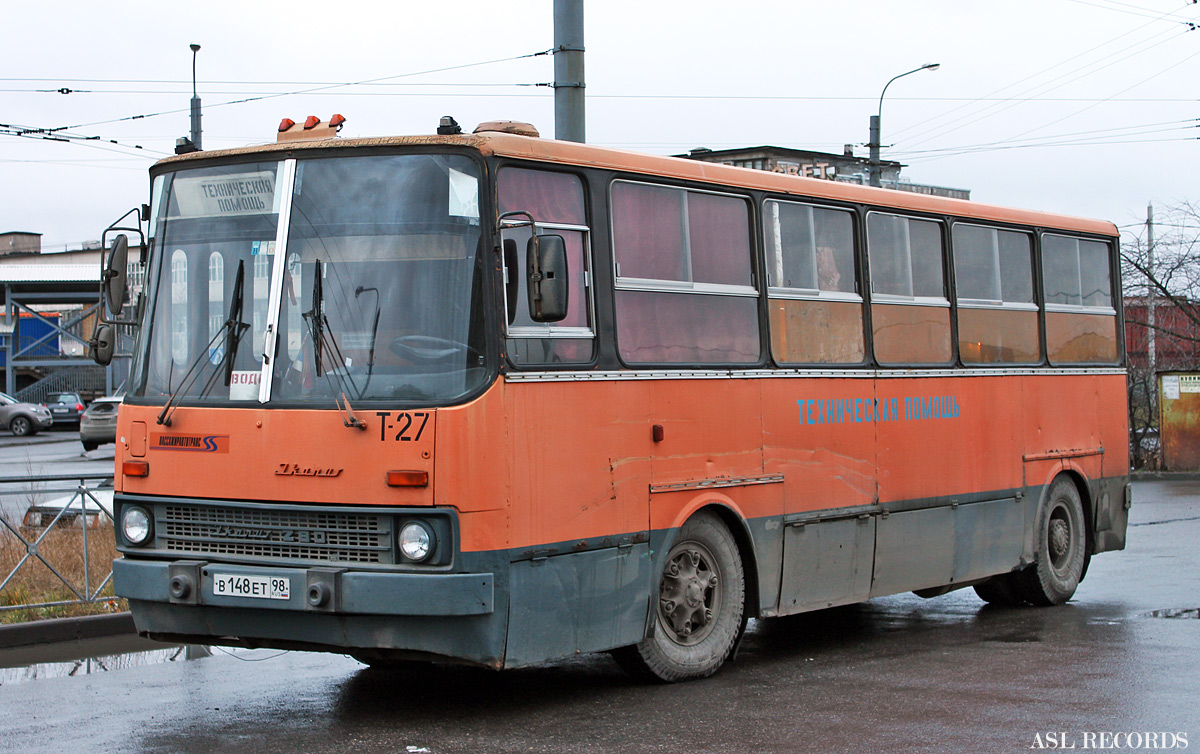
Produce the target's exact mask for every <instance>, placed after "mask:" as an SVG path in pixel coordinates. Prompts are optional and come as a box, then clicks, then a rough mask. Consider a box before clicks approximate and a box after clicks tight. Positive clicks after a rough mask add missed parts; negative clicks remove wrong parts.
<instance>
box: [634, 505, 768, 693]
mask: <svg viewBox="0 0 1200 754" xmlns="http://www.w3.org/2000/svg"><path fill="white" fill-rule="evenodd" d="M739 534H741V535H743V537H748V535H746V533H745V531H744V524H742V525H739V523H738V517H737V516H736V514H734V513H733V512H732V511H730V510H729V509H728V508H724V507H723V506H721V505H708V506H705V507H703V508H701V509H699V510H696V511H695V512H693V513H692V515H690V516H689V517H688V518H687V520H686V521H685V522H684V523H683V525H682V526H680V527H679V528H678V530H677V533H676V536H675V537H674V538H673V540H672V541H669V542H666V543H664V545H663V547H664V555H663V557H662V558H661V560H660V563H659V565H658V568H657V569H656V571H657V577H656V579H655V582H654V587H653V589H652V591H651V595H650V603H651V604H650V606H649V607H650V610H649V612H650V615H649V630H648V631H647V633H646V636H645V637H644V638H643V639H642V641H641V642H639V643H638V644H635V645H632V646H628V647H621V648H619V649H616V650H613V652H612V654H613V657H614V658H615V659H616V660H617V662H618V663H619V664H620V665H621V666H622V667H623V668H624V669H625V670H626V671H628V672H629V673H630V674H632V675H634V676H636V677H639V678H643V679H646V680H652V681H658V682H664V683H673V682H676V681H686V680H692V679H698V678H706V677H708V676H710V675H712V674H713V673H715V672H717V670H719V669H720V667H721V666H722V665H723V664H724V663H725V661H726V660H727V659H729V658H730V657H732V656H733V654H734V651H735V650H736V648H737V645H738V642H740V640H741V637H742V634H743V633H744V631H745V627H746V620H747V608H748V604H749V603H750V598H749V595H750V594H751V592H750V588H749V583H750V580H749V578H748V572H749V570H750V569H751V568H752V566H751V567H750V568H748V567H747V566H748V565H749V562H750V561H752V560H753V558H752V557H751V558H749V559H747V558H746V555H745V549H744V543H743V542H741V541H739V539H741V538H742V537H739Z"/></svg>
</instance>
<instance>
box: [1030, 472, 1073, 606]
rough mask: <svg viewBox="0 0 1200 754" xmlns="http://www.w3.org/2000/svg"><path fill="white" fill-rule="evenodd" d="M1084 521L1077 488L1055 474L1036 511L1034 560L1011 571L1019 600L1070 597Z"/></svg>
mask: <svg viewBox="0 0 1200 754" xmlns="http://www.w3.org/2000/svg"><path fill="white" fill-rule="evenodd" d="M1085 521H1086V519H1085V518H1084V515H1083V503H1082V502H1081V500H1080V497H1079V489H1078V488H1077V487H1076V486H1075V483H1074V482H1073V481H1071V479H1070V478H1069V477H1066V476H1059V477H1058V478H1057V479H1055V480H1054V482H1053V483H1052V484H1051V485H1050V491H1049V493H1048V494H1047V495H1046V499H1045V502H1044V503H1043V504H1042V507H1041V510H1040V511H1039V512H1038V522H1037V529H1036V530H1035V531H1034V536H1035V545H1036V547H1037V550H1036V562H1035V563H1034V564H1033V565H1032V566H1030V567H1029V568H1026V569H1025V570H1024V571H1020V572H1019V573H1017V574H1015V576H1016V585H1017V590H1018V594H1019V596H1020V597H1021V598H1022V599H1024V600H1025V601H1027V602H1030V603H1032V604H1034V605H1042V606H1049V605H1061V604H1063V603H1064V602H1066V601H1067V600H1069V599H1071V596H1072V595H1074V594H1075V589H1076V588H1077V587H1078V586H1079V582H1080V580H1082V579H1083V569H1084V565H1085V563H1086V562H1087V531H1086V528H1085Z"/></svg>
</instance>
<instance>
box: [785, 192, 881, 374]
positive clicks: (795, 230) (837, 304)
mask: <svg viewBox="0 0 1200 754" xmlns="http://www.w3.org/2000/svg"><path fill="white" fill-rule="evenodd" d="M763 223H764V228H763V236H764V238H765V239H766V248H767V280H768V283H769V286H770V287H769V288H768V299H769V304H770V312H771V320H770V324H771V353H772V355H773V356H774V357H775V361H777V362H778V363H780V364H860V363H862V361H863V360H864V359H865V357H866V351H865V348H864V344H863V313H862V296H861V295H859V287H858V275H857V274H856V272H855V267H854V215H853V213H851V212H847V211H845V210H838V209H831V208H828V207H816V206H813V205H810V204H798V203H795V202H781V201H776V200H774V199H771V200H768V201H767V202H766V203H765V204H764V206H763Z"/></svg>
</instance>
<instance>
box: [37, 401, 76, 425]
mask: <svg viewBox="0 0 1200 754" xmlns="http://www.w3.org/2000/svg"><path fill="white" fill-rule="evenodd" d="M42 405H43V406H45V407H46V408H48V409H50V414H51V415H52V416H53V417H54V423H55V424H78V423H79V417H80V416H82V415H83V398H80V397H79V393H50V395H47V396H46V402H45V403H43V404H42Z"/></svg>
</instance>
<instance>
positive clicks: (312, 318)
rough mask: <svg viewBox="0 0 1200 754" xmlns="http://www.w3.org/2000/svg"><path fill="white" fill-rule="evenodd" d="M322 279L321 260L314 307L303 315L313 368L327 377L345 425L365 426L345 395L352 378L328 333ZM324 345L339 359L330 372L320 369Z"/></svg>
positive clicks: (317, 263)
mask: <svg viewBox="0 0 1200 754" xmlns="http://www.w3.org/2000/svg"><path fill="white" fill-rule="evenodd" d="M323 278H324V270H323V268H322V267H321V260H320V259H318V260H316V272H315V274H314V275H313V293H312V309H310V310H309V311H306V312H304V314H303V317H304V319H305V320H306V321H307V322H308V331H309V335H310V336H311V338H312V348H313V368H314V369H315V370H316V374H317V377H318V378H320V377H321V376H324V377H325V384H326V385H328V386H329V392H330V395H331V396H333V405H334V406H336V407H337V410H338V413H339V414H341V416H342V424H344V425H346V426H347V427H354V428H356V429H366V428H367V425H366V422H364V421H363V420H361V419H359V418H358V417H357V416H355V415H354V409H353V408H351V407H350V400H349V399H348V398H346V382H347V381H348V380H349V375H347V376H345V377H343V376H342V374H341V373H340V372H339V371H338V370H339V369H343V368H345V364H346V359H345V358H344V357H343V356H342V351H341V349H340V348H338V344H337V340H336V339H335V338H333V337H332V336H331V335H330V334H329V319H328V318H327V317H326V316H325V287H324V284H323V283H322V282H321V280H322V279H323ZM325 348H328V349H329V352H330V353H331V354H332V355H333V356H335V357H336V358H337V364H336V365H335V366H334V368H333V369H331V370H329V371H328V372H324V371H323V370H322V368H321V353H322V351H323V350H324V349H325ZM330 374H332V375H333V378H336V379H337V381H338V385H337V386H335V385H334V384H333V378H331V377H330ZM360 395H361V393H360ZM339 396H340V399H339Z"/></svg>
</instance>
